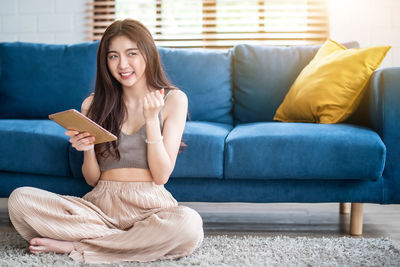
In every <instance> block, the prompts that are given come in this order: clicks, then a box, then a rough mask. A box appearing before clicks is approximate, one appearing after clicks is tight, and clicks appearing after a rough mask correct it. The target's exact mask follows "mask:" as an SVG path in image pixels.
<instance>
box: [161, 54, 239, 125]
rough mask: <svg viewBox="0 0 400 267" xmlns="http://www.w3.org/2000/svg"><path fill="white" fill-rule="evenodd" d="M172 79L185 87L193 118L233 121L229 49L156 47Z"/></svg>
mask: <svg viewBox="0 0 400 267" xmlns="http://www.w3.org/2000/svg"><path fill="white" fill-rule="evenodd" d="M158 51H159V53H160V57H161V61H162V64H163V66H164V69H165V71H166V72H167V75H168V77H169V79H170V80H171V82H172V83H173V84H174V85H176V86H177V87H179V88H180V89H181V90H182V91H184V92H185V93H186V94H187V96H188V100H189V117H190V120H193V121H210V122H220V123H227V124H232V123H233V118H232V113H231V111H232V54H231V51H220V50H208V49H191V48H186V49H183V48H179V49H173V48H162V47H160V48H159V49H158Z"/></svg>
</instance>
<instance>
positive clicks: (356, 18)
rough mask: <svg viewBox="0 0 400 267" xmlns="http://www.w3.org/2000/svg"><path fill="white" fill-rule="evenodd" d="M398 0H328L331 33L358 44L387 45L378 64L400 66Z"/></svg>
mask: <svg viewBox="0 0 400 267" xmlns="http://www.w3.org/2000/svg"><path fill="white" fill-rule="evenodd" d="M399 14H400V1H399V0H351V1H349V0H332V1H330V35H331V38H332V39H333V40H335V41H338V42H345V41H352V40H356V41H358V42H359V43H360V46H361V47H369V46H380V45H390V46H392V48H391V49H390V51H389V53H388V54H387V55H386V57H385V59H384V61H383V62H382V64H381V67H400V16H399Z"/></svg>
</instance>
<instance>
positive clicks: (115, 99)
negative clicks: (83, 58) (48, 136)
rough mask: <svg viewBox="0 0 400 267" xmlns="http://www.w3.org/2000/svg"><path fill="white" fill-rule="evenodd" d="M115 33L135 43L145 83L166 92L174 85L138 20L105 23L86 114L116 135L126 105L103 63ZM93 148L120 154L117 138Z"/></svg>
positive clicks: (116, 83) (98, 151)
mask: <svg viewBox="0 0 400 267" xmlns="http://www.w3.org/2000/svg"><path fill="white" fill-rule="evenodd" d="M117 36H125V37H127V38H129V39H130V40H131V41H133V42H135V43H136V45H137V47H138V49H139V51H140V53H141V54H142V55H143V57H144V60H145V63H146V68H145V77H146V81H147V85H148V86H149V87H152V88H154V89H157V90H160V89H162V88H164V89H165V90H166V92H168V91H169V90H174V89H177V88H176V87H175V86H173V85H172V84H171V82H170V81H169V80H168V79H167V76H166V75H165V72H164V70H163V68H162V66H161V61H160V56H159V54H158V50H157V47H156V45H155V43H154V40H153V37H152V35H151V33H150V32H149V30H148V29H147V28H146V27H145V26H144V25H143V24H142V23H140V22H139V21H136V20H133V19H125V20H117V21H115V22H113V23H112V24H111V25H110V26H108V28H107V29H106V31H105V32H104V34H103V36H102V38H101V41H100V44H99V48H98V51H97V74H96V85H95V89H94V96H93V101H92V104H91V106H90V108H89V110H88V116H89V117H90V118H91V119H92V120H94V121H95V122H97V123H98V124H100V125H101V126H102V127H104V128H105V129H107V130H109V131H110V132H112V133H113V134H114V135H116V136H119V135H120V133H121V127H122V123H123V122H124V119H125V116H126V114H127V108H126V106H125V103H124V101H123V91H122V86H121V84H120V83H119V82H118V81H117V80H116V79H115V78H114V77H113V76H112V74H111V72H110V70H109V69H108V65H107V53H108V50H109V46H110V43H111V41H112V40H113V38H115V37H117ZM95 151H96V154H97V155H99V156H102V157H108V156H109V155H112V156H113V157H115V158H117V159H119V158H120V154H119V151H118V141H113V142H111V143H103V144H98V145H96V146H95Z"/></svg>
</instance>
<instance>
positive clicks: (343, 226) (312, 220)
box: [0, 198, 400, 242]
mask: <svg viewBox="0 0 400 267" xmlns="http://www.w3.org/2000/svg"><path fill="white" fill-rule="evenodd" d="M180 204H181V205H185V206H189V207H192V208H193V209H195V210H197V211H198V212H199V213H200V215H201V216H202V218H203V222H204V230H205V234H206V235H220V234H224V235H229V236H231V235H263V236H277V235H286V236H292V237H294V236H307V237H322V236H325V237H339V236H348V232H349V227H350V226H349V225H350V215H349V214H348V215H340V214H339V204H338V203H325V204H292V203H278V204H276V203H272V204H253V203H202V202H182V203H180ZM0 231H15V230H14V228H13V227H12V225H11V223H10V221H9V218H8V213H7V199H6V198H0ZM363 237H390V238H392V239H394V240H396V241H398V242H400V205H377V204H364V225H363Z"/></svg>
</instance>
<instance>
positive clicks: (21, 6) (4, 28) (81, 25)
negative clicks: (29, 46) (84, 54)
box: [0, 0, 88, 44]
mask: <svg viewBox="0 0 400 267" xmlns="http://www.w3.org/2000/svg"><path fill="white" fill-rule="evenodd" d="M86 2H88V0H0V42H13V41H22V42H35V43H58V44H72V43H79V42H84V41H85V38H86V33H85V31H86V26H85V23H86V21H85V9H86V8H87V6H86Z"/></svg>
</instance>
